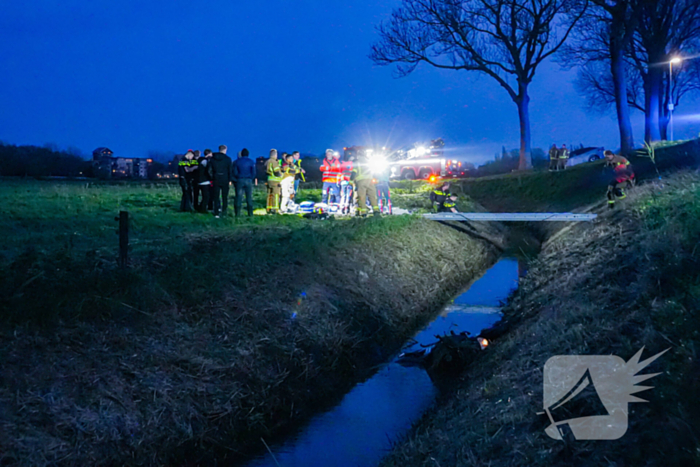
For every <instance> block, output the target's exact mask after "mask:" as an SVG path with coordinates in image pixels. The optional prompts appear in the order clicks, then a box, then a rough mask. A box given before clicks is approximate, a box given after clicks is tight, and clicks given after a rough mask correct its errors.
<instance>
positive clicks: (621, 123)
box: [610, 32, 634, 154]
mask: <svg viewBox="0 0 700 467" xmlns="http://www.w3.org/2000/svg"><path fill="white" fill-rule="evenodd" d="M614 34H615V33H614V32H613V35H614ZM622 52H623V48H622V44H621V43H620V38H616V37H611V38H610V71H611V72H612V78H613V86H614V89H615V108H616V109H617V124H618V127H619V129H620V148H621V149H620V150H621V151H622V153H623V154H628V153H630V152H632V151H633V150H634V136H633V134H632V122H631V120H630V108H629V104H628V103H627V73H626V67H625V61H624V57H623V53H622Z"/></svg>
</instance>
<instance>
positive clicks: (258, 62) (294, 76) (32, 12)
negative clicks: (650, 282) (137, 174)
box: [0, 0, 700, 162]
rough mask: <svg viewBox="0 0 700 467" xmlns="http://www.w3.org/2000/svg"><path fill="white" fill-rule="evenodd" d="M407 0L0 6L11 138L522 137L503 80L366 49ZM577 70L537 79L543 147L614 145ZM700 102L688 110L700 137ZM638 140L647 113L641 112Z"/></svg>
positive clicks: (1, 90)
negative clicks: (408, 68) (591, 110)
mask: <svg viewBox="0 0 700 467" xmlns="http://www.w3.org/2000/svg"><path fill="white" fill-rule="evenodd" d="M398 4H399V2H398V0H392V1H379V2H377V1H375V2H339V1H332V0H331V1H326V2H320V1H318V0H314V1H311V0H296V1H282V0H264V1H261V2H242V1H230V0H228V1H224V0H210V1H207V2H194V1H181V0H167V1H165V0H150V1H136V0H119V1H105V0H95V1H91V2H86V1H84V0H60V1H59V0H33V1H29V2H9V1H6V2H4V5H3V8H2V13H3V14H2V15H1V16H0V56H1V57H2V62H0V63H2V72H1V73H0V108H1V109H2V112H0V140H2V141H4V142H6V143H11V144H35V145H43V144H44V143H55V144H57V145H58V146H59V147H61V148H66V147H68V146H73V147H77V148H80V149H81V150H82V151H83V152H84V153H85V154H86V155H87V154H89V153H90V152H91V151H92V150H93V149H94V148H96V147H98V146H107V147H109V148H111V149H112V150H113V151H114V152H115V155H120V156H132V157H143V156H146V155H147V153H148V151H150V150H157V151H173V152H177V153H182V152H183V150H185V149H187V148H199V149H204V148H207V147H209V148H214V147H216V146H218V145H219V144H221V143H223V144H227V145H228V146H229V147H230V148H232V150H235V151H238V150H239V149H240V148H242V147H248V148H249V149H250V150H251V154H252V155H253V156H256V157H257V156H261V155H266V154H267V151H268V150H269V149H270V148H272V147H275V148H278V149H280V150H286V151H289V150H294V149H298V150H300V151H302V152H308V153H315V154H320V153H321V152H322V151H323V150H324V149H325V148H327V147H331V148H334V149H342V147H343V146H349V145H362V144H371V143H378V144H382V145H383V144H386V145H389V146H394V147H397V146H400V145H404V144H407V143H411V142H415V141H419V140H426V139H433V138H437V137H443V138H444V139H445V141H446V143H447V147H446V149H452V150H453V151H452V153H453V154H454V155H455V156H461V157H463V158H465V159H470V160H472V161H474V162H482V161H484V160H486V159H490V158H492V157H493V155H494V153H495V152H496V151H498V150H500V148H501V146H502V145H505V146H506V147H507V148H509V149H510V148H515V147H517V146H518V144H519V140H518V135H519V129H518V119H517V112H516V107H515V105H514V104H513V103H512V101H510V99H509V97H508V95H507V94H506V92H505V91H504V90H502V89H501V88H500V87H499V86H498V85H497V84H496V83H495V82H494V81H493V80H491V79H490V78H487V77H483V76H480V75H478V74H474V73H466V72H456V71H440V70H436V69H433V68H430V67H428V66H421V67H419V68H418V69H417V70H416V71H415V72H414V73H413V74H412V75H410V76H408V77H406V78H400V79H396V78H394V71H395V70H394V68H393V67H379V66H376V65H374V64H373V63H372V62H371V61H370V59H369V58H368V57H367V56H368V54H369V51H370V47H371V45H372V43H373V42H375V41H376V40H377V34H376V32H375V29H374V28H375V26H376V25H377V24H379V23H380V22H381V21H382V20H383V19H386V18H387V17H388V15H389V13H390V12H391V9H392V8H393V7H395V6H397V5H398ZM574 75H575V73H574V72H565V71H562V70H560V68H559V66H558V65H557V64H553V63H549V64H546V65H545V66H543V67H542V68H541V69H540V70H538V73H537V76H536V77H535V81H534V83H533V84H532V86H531V99H532V100H531V107H530V108H531V117H532V138H533V147H548V146H549V145H550V144H551V143H552V142H557V143H562V142H563V143H567V144H579V143H583V144H585V145H602V146H605V147H606V148H612V149H617V148H618V147H619V138H618V134H617V125H616V121H615V120H614V118H613V114H612V113H610V115H605V116H600V115H596V114H587V112H586V110H585V109H584V107H583V99H582V98H581V97H580V96H578V95H577V94H576V93H575V91H574V88H573V84H572V81H573V78H574ZM699 102H700V101H699V100H697V99H696V100H695V101H691V100H689V99H686V100H685V101H684V102H681V105H680V106H679V107H678V108H677V114H676V115H677V116H678V117H679V118H678V119H677V121H676V130H675V133H676V137H677V138H679V139H680V138H688V137H691V136H697V134H698V132H699V131H700V121H698V120H696V119H695V118H694V117H689V116H686V117H685V118H684V117H683V115H684V114H686V115H690V114H697V113H700V108H699V106H698V103H699ZM633 117H634V126H635V140H636V142H637V143H639V142H641V139H642V137H643V118H642V115H641V114H640V113H639V112H635V113H633Z"/></svg>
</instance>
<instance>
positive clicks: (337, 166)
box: [320, 159, 343, 183]
mask: <svg viewBox="0 0 700 467" xmlns="http://www.w3.org/2000/svg"><path fill="white" fill-rule="evenodd" d="M320 169H321V172H323V182H324V183H338V182H340V180H341V179H342V177H343V165H342V164H341V163H340V161H339V160H338V159H333V161H332V162H331V161H329V160H328V159H324V161H323V164H322V165H321V167H320Z"/></svg>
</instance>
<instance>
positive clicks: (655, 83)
mask: <svg viewBox="0 0 700 467" xmlns="http://www.w3.org/2000/svg"><path fill="white" fill-rule="evenodd" d="M639 13H640V16H639V25H638V27H637V32H636V34H635V36H634V39H633V41H632V43H631V46H630V48H629V51H628V52H629V56H630V57H631V58H632V59H633V60H634V63H635V66H636V68H637V69H638V70H639V73H640V74H641V77H642V79H643V82H644V99H645V104H644V108H645V109H646V112H645V117H646V118H645V132H644V133H645V135H644V137H645V140H646V141H648V142H651V141H657V140H659V139H660V138H661V130H660V118H661V119H663V117H662V116H663V115H664V107H663V106H662V103H663V101H664V98H665V96H664V94H665V92H664V77H665V76H666V77H667V73H666V72H667V70H668V63H669V61H670V60H671V58H672V56H673V55H674V54H677V53H681V51H683V50H684V49H685V48H687V47H688V46H689V45H690V44H691V43H692V42H694V41H697V40H698V38H700V2H698V1H697V0H641V8H640V11H639ZM681 81H682V78H681ZM681 84H683V83H681ZM686 84H687V83H686ZM674 87H675V86H674ZM672 94H673V91H672Z"/></svg>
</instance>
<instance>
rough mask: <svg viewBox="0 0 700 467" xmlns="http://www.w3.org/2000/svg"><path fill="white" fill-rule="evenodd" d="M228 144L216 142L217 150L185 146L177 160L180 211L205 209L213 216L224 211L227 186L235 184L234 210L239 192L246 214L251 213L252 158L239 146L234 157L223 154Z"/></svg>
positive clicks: (238, 209) (239, 204)
mask: <svg viewBox="0 0 700 467" xmlns="http://www.w3.org/2000/svg"><path fill="white" fill-rule="evenodd" d="M227 150H228V148H227V147H226V146H225V145H221V146H219V151H218V152H212V150H211V149H205V150H204V154H203V155H202V154H201V153H200V151H198V150H197V151H195V150H192V149H189V150H187V152H186V153H185V157H184V158H183V159H182V160H181V161H180V162H179V164H178V180H179V182H180V188H181V189H182V200H181V202H180V210H181V211H189V212H191V211H197V212H202V213H206V212H209V211H213V213H214V217H216V218H219V217H221V216H225V215H226V211H227V209H228V196H229V190H230V186H231V185H232V184H233V185H234V187H235V201H234V211H235V214H236V217H238V216H239V215H240V213H241V207H242V205H243V195H244V194H245V197H246V208H247V211H248V216H252V215H253V184H257V179H256V171H255V161H253V160H252V159H250V153H249V151H248V150H247V149H245V148H244V149H243V150H242V151H241V152H240V153H239V154H238V158H237V159H236V160H235V161H232V160H231V158H230V157H229V156H228V155H227V154H226V152H227Z"/></svg>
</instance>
